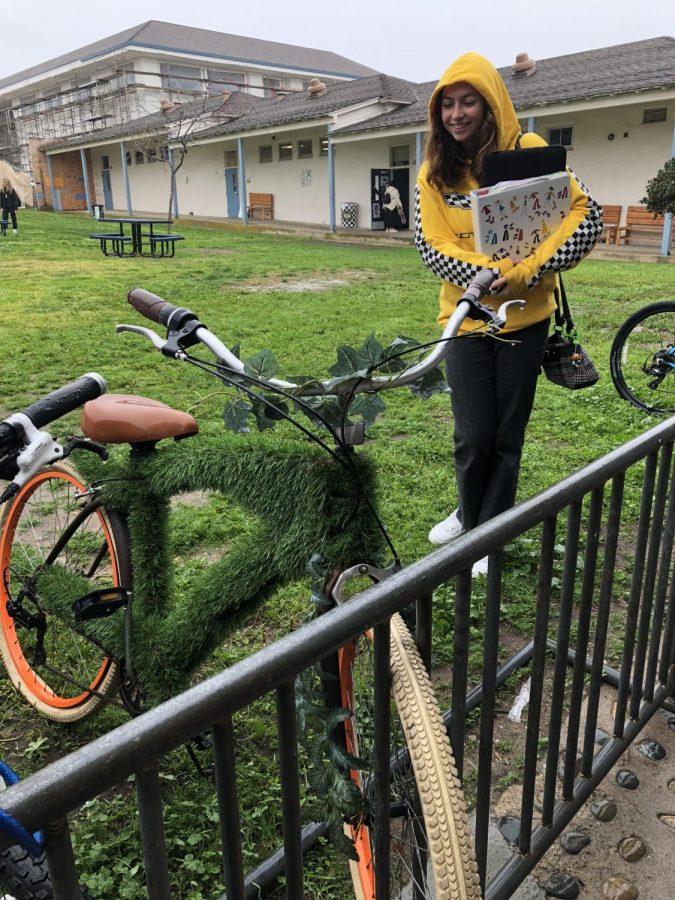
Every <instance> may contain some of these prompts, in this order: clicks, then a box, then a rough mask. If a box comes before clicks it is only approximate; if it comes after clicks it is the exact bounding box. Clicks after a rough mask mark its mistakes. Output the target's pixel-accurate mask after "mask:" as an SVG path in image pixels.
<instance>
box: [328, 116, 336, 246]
mask: <svg viewBox="0 0 675 900" xmlns="http://www.w3.org/2000/svg"><path fill="white" fill-rule="evenodd" d="M330 131H331V129H330V126H329V127H328V221H329V223H330V230H331V231H335V230H336V225H335V146H334V144H333V140H332V138H331V136H330Z"/></svg>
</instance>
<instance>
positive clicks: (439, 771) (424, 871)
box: [338, 615, 481, 900]
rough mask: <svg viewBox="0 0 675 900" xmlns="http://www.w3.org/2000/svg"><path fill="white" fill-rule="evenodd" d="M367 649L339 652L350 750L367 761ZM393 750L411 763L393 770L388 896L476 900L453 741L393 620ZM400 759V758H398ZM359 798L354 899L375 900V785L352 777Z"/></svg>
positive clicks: (406, 637)
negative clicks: (360, 815)
mask: <svg viewBox="0 0 675 900" xmlns="http://www.w3.org/2000/svg"><path fill="white" fill-rule="evenodd" d="M372 655H373V654H372V644H371V640H370V639H369V637H368V636H366V635H363V636H361V637H360V638H359V639H358V640H357V641H354V642H352V643H350V644H347V645H346V646H345V647H343V648H341V650H340V651H339V658H338V667H339V678H340V690H341V694H342V704H343V706H344V707H345V708H347V709H349V710H350V712H351V717H350V718H349V719H348V720H347V721H346V722H345V733H346V743H347V749H348V751H349V752H350V753H352V754H353V755H354V756H356V757H358V758H360V759H362V760H365V761H367V760H368V759H369V757H370V756H371V754H372V747H373V669H372V663H373V659H372ZM390 659H391V678H392V697H393V703H392V724H391V747H392V751H393V752H396V751H397V750H404V749H405V748H406V747H407V750H408V752H409V755H410V760H409V761H407V760H406V762H405V764H404V765H401V764H399V765H397V764H396V763H394V764H393V765H392V778H391V781H390V797H389V809H390V840H389V847H390V894H389V896H390V897H391V898H406V900H422V898H434V900H480V897H481V891H480V881H479V878H478V873H477V868H476V862H475V858H474V854H473V847H472V843H471V838H470V835H469V829H468V825H467V817H466V807H465V805H464V798H463V795H462V790H461V787H460V785H459V781H458V779H457V771H456V769H455V765H454V760H453V757H452V751H451V749H450V742H449V740H448V736H447V733H446V730H445V727H444V725H443V720H442V718H441V714H440V711H439V709H438V706H437V704H436V699H435V696H434V693H433V688H432V686H431V682H430V680H429V677H428V675H427V672H426V670H425V668H424V665H423V663H422V660H421V658H420V655H419V653H418V651H417V647H416V645H415V642H414V640H413V638H412V637H411V635H410V632H409V631H408V629H407V628H406V627H405V624H404V623H403V620H402V619H401V617H400V616H398V615H396V616H394V617H393V618H392V620H391V640H390ZM401 755H402V754H399V756H401ZM351 774H352V778H353V779H354V780H355V781H356V783H357V784H358V786H359V788H360V789H361V791H362V793H363V795H364V801H365V811H364V818H363V821H361V822H359V823H357V824H352V825H349V826H348V829H349V832H350V835H351V837H352V839H353V840H354V844H355V847H356V851H357V853H358V856H359V861H358V863H352V864H351V865H352V881H353V884H354V892H355V895H356V898H357V900H373V898H374V897H375V871H374V868H375V867H374V853H375V834H374V830H375V821H374V818H373V817H371V815H370V810H369V805H370V797H369V794H370V793H371V792H370V790H369V787H368V786H369V783H370V782H371V781H372V779H371V777H370V774H369V772H368V771H367V770H365V771H364V770H359V771H353V772H352V773H351Z"/></svg>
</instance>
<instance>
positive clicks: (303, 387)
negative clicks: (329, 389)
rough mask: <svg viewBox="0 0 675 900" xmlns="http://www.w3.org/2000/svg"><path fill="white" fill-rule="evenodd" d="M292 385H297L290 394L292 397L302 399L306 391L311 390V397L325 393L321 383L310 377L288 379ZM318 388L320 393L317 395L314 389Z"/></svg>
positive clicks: (299, 376) (298, 376) (300, 376)
mask: <svg viewBox="0 0 675 900" xmlns="http://www.w3.org/2000/svg"><path fill="white" fill-rule="evenodd" d="M290 381H291V382H293V384H297V387H296V388H293V390H292V391H291V392H290V393H291V394H293V396H294V397H304V395H305V394H306V393H307V391H308V390H309V389H310V388H311V389H312V392H313V393H312V395H313V396H321V395H322V394H324V393H325V389H324V387H323V385H322V383H321V382H320V381H319V380H318V378H314V377H312V376H311V375H296V376H293V377H292V378H291V379H290ZM317 388H320V389H321V390H320V392H319V393H318V394H317V393H316V389H317Z"/></svg>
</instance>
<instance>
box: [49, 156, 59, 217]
mask: <svg viewBox="0 0 675 900" xmlns="http://www.w3.org/2000/svg"><path fill="white" fill-rule="evenodd" d="M47 171H48V172H49V191H50V193H51V195H52V209H53V210H54V212H61V210H60V209H59V207H58V203H57V202H56V188H55V187H54V166H53V165H52V158H51V156H48V157H47Z"/></svg>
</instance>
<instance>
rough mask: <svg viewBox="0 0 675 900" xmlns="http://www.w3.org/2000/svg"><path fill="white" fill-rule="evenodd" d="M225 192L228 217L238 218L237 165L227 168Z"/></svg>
mask: <svg viewBox="0 0 675 900" xmlns="http://www.w3.org/2000/svg"><path fill="white" fill-rule="evenodd" d="M225 192H226V194H227V215H228V218H230V219H236V218H237V217H238V216H239V177H238V172H237V167H236V166H231V167H228V168H227V169H225Z"/></svg>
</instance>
